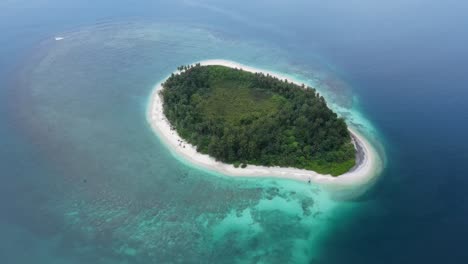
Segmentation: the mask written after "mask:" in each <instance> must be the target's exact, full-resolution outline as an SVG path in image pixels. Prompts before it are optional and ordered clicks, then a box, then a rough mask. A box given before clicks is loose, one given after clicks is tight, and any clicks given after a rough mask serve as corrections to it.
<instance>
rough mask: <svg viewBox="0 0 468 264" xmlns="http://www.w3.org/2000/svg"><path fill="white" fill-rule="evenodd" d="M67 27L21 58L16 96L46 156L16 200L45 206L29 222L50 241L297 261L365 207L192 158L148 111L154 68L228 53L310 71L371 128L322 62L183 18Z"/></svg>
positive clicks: (17, 109) (109, 253)
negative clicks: (204, 166)
mask: <svg viewBox="0 0 468 264" xmlns="http://www.w3.org/2000/svg"><path fill="white" fill-rule="evenodd" d="M60 36H61V37H64V39H63V40H60V41H56V40H54V39H53V38H50V39H47V40H45V41H43V42H42V43H41V44H40V46H39V47H38V48H37V49H36V50H34V52H33V54H32V55H31V59H29V60H28V61H27V63H26V64H25V65H23V66H22V69H21V71H20V73H19V74H18V77H17V79H18V86H19V87H20V88H19V89H18V90H17V91H16V92H15V93H14V94H13V97H12V98H13V101H12V102H13V103H12V104H11V105H10V108H9V111H10V113H11V115H12V116H13V117H14V120H15V124H14V125H15V128H17V129H18V130H19V131H21V133H22V134H23V135H24V136H25V137H27V138H28V142H27V143H28V144H29V145H30V146H33V147H34V149H35V150H36V154H37V155H38V156H40V157H41V160H42V161H41V163H40V164H41V166H43V167H44V168H42V169H43V170H44V173H43V174H40V175H38V176H40V179H36V180H37V182H36V183H31V184H30V186H34V188H33V189H30V190H29V191H30V192H31V193H30V195H28V196H26V197H24V199H22V200H19V201H16V206H17V207H18V208H27V209H26V211H27V212H28V213H26V215H33V216H34V217H38V219H36V220H37V221H26V222H25V223H24V227H25V228H26V230H28V231H29V232H31V233H32V234H33V235H34V236H39V237H41V236H42V237H45V238H47V239H48V240H47V241H49V242H50V245H49V246H50V248H46V249H44V250H46V251H52V252H55V251H56V252H63V251H64V252H66V254H65V256H61V257H63V258H65V259H67V261H78V262H83V261H92V262H93V263H128V262H131V263H155V262H157V263H167V262H180V263H187V262H212V263H220V262H226V261H228V260H229V261H228V262H239V263H252V261H253V262H257V263H287V262H299V263H303V262H308V261H310V260H313V259H316V260H318V259H320V257H321V255H320V253H321V252H322V250H323V249H322V247H321V245H322V243H323V241H324V240H325V239H327V238H328V237H329V236H330V235H332V234H333V232H334V230H335V229H336V228H337V227H341V228H342V227H343V226H346V223H351V222H352V217H353V215H354V214H356V213H357V212H358V211H359V207H357V205H355V204H354V203H350V202H342V201H333V200H332V199H330V198H329V196H328V194H327V193H326V192H325V191H323V190H321V189H320V188H319V187H318V186H310V185H307V184H304V183H297V182H293V181H288V180H278V179H275V180H273V179H271V180H268V179H233V178H229V177H225V176H222V175H219V174H214V173H210V172H206V171H202V170H198V169H194V168H193V167H191V166H187V165H186V164H184V163H182V162H181V161H179V160H177V159H175V158H174V157H173V156H172V155H171V154H170V153H169V151H168V150H167V149H166V147H165V146H164V145H163V144H162V143H161V142H159V139H158V138H157V137H156V136H155V135H154V134H153V132H152V131H151V129H150V127H149V125H148V124H147V123H146V119H145V114H146V107H147V102H148V98H149V95H150V93H151V91H152V89H153V86H154V85H155V84H156V83H157V82H158V81H160V80H161V79H162V78H164V77H165V76H167V75H168V74H169V73H170V72H172V71H173V70H174V69H175V68H176V67H177V66H178V65H180V64H187V63H191V62H194V61H198V60H205V59H218V58H220V59H228V60H235V61H238V62H240V63H244V64H248V65H252V66H257V67H261V68H264V69H269V70H274V71H278V72H282V73H285V74H288V75H289V76H292V77H294V78H297V79H300V80H304V81H305V82H307V83H310V84H313V85H315V86H316V87H317V88H318V89H319V90H320V91H321V92H322V93H324V94H326V96H327V98H329V100H330V102H332V103H333V107H334V108H335V109H337V110H338V111H340V113H342V114H343V115H346V116H347V117H348V118H349V119H350V120H353V122H354V123H355V125H358V126H359V127H361V128H362V130H364V132H367V133H368V134H369V135H374V134H373V133H375V130H373V129H368V127H369V128H371V126H370V125H369V123H367V121H366V120H365V119H364V118H363V117H362V115H358V112H356V111H355V110H353V108H350V107H352V106H353V103H352V101H350V100H349V99H348V98H347V97H344V96H340V95H342V94H343V93H348V94H350V93H351V92H350V91H349V90H348V89H349V88H347V86H346V85H345V83H344V82H342V81H339V79H334V78H336V77H334V76H333V74H332V73H331V71H329V69H328V68H327V67H326V66H325V65H326V64H325V63H324V62H321V61H318V60H317V61H315V62H312V63H310V64H309V65H307V66H306V65H301V64H295V63H294V62H293V61H294V57H292V55H291V54H288V53H287V52H286V51H284V50H282V49H280V48H278V47H275V46H272V45H267V44H266V43H261V42H254V41H248V40H240V39H236V38H235V37H233V36H229V35H225V34H222V33H219V32H215V31H212V30H209V29H206V28H201V27H194V26H184V25H180V24H179V25H176V24H158V23H147V22H131V23H111V24H101V25H96V26H92V27H86V28H81V29H78V30H76V31H72V32H68V33H63V34H61V35H60ZM330 83H341V84H342V85H334V86H329V84H330ZM330 87H334V88H335V89H337V88H336V87H339V88H340V89H339V90H333V89H330ZM351 118H354V119H351ZM36 184H39V185H41V186H42V187H43V188H38V185H36ZM21 191H24V190H21ZM11 217H12V218H18V217H21V216H20V215H14V214H13V215H11ZM344 219H346V220H344ZM11 220H12V221H17V220H15V219H11ZM44 225H46V228H45V227H44ZM44 247H46V246H44ZM38 254H39V253H38ZM59 255H62V253H61V254H59ZM40 257H41V256H40ZM54 259H55V258H54Z"/></svg>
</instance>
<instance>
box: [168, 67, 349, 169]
mask: <svg viewBox="0 0 468 264" xmlns="http://www.w3.org/2000/svg"><path fill="white" fill-rule="evenodd" d="M178 69H179V70H180V71H182V73H181V74H173V75H172V76H171V77H170V78H169V79H168V80H166V82H165V83H164V84H163V87H164V89H163V90H162V92H161V93H162V97H163V103H164V114H165V115H166V117H167V118H168V120H169V121H170V123H171V125H172V126H173V128H174V129H176V130H177V132H178V133H179V135H180V136H181V137H182V138H184V139H185V140H187V141H188V142H189V143H191V144H193V145H195V146H196V147H197V149H198V151H199V152H202V153H205V154H209V155H210V156H212V157H215V158H216V159H217V160H220V161H222V162H225V163H231V164H234V166H236V167H237V166H239V165H240V164H242V166H245V164H255V165H264V166H281V167H296V168H303V169H310V170H314V171H317V172H319V173H330V174H332V175H339V174H342V173H344V172H346V171H348V170H349V169H350V168H351V167H353V166H354V164H355V149H354V146H353V144H352V143H351V137H350V134H349V131H348V129H347V126H346V123H345V122H344V120H343V119H341V118H338V117H337V115H336V114H335V113H333V112H332V111H331V110H330V109H329V108H328V107H327V105H326V103H325V100H324V99H323V97H322V96H320V95H319V94H318V93H316V91H315V90H314V89H312V88H309V87H308V88H306V87H304V86H302V87H301V86H298V85H296V84H293V83H290V82H287V81H286V80H284V81H283V80H279V79H277V78H275V77H272V76H269V75H264V74H262V73H255V74H254V73H250V72H246V71H243V70H241V69H232V68H228V67H224V66H200V65H199V64H197V65H195V66H181V67H179V68H178Z"/></svg>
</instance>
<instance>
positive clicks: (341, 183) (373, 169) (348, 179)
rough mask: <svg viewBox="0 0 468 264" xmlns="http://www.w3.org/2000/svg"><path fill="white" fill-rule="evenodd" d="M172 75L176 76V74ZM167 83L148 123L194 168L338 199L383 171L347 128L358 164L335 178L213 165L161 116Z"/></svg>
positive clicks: (365, 144) (152, 100)
mask: <svg viewBox="0 0 468 264" xmlns="http://www.w3.org/2000/svg"><path fill="white" fill-rule="evenodd" d="M200 64H201V65H223V66H227V67H231V68H241V69H243V70H245V71H249V72H263V73H265V74H267V73H268V74H270V75H272V76H275V77H277V78H281V79H288V81H290V82H294V83H296V84H298V85H301V84H302V83H300V82H297V81H295V80H291V79H290V78H287V77H286V76H282V75H280V74H277V73H274V72H269V71H265V70H261V69H256V68H253V67H249V66H246V65H242V64H239V63H236V62H232V61H226V60H206V61H201V62H200ZM174 73H175V74H177V72H174ZM166 79H167V78H165V79H164V80H163V81H162V82H160V83H158V84H157V85H156V86H155V88H154V90H153V91H152V94H151V98H150V102H149V106H148V112H147V119H148V122H149V124H150V125H151V127H152V129H153V131H154V132H155V133H156V135H157V136H159V138H160V139H161V140H162V141H163V142H164V143H165V144H166V145H167V146H168V147H169V149H170V150H171V152H172V153H173V154H174V155H177V156H180V157H182V158H184V159H185V160H187V161H189V162H190V163H192V164H194V165H196V166H199V167H202V168H205V169H208V170H212V171H216V172H219V173H222V174H224V175H229V176H237V177H268V178H272V177H276V178H287V179H292V180H298V181H304V182H308V181H309V180H310V181H311V183H314V184H319V185H320V186H322V187H324V188H325V189H326V190H329V191H333V192H340V193H342V195H341V196H343V197H344V196H349V195H352V194H356V193H360V192H362V191H363V189H365V187H366V186H369V185H370V184H371V183H372V182H373V181H374V180H375V178H376V176H377V175H378V174H379V173H380V171H381V169H382V161H381V159H380V157H379V156H378V153H377V151H376V150H375V149H374V148H373V146H372V145H371V144H370V143H369V141H368V140H366V138H365V137H364V136H363V135H361V134H360V133H359V132H358V131H357V130H356V129H353V128H350V129H349V130H350V132H351V134H352V135H353V139H354V143H355V146H356V147H357V150H358V156H359V158H358V159H357V161H359V162H358V164H357V165H356V166H355V167H354V168H353V169H351V171H349V172H347V173H345V174H342V175H340V176H337V177H333V176H331V175H323V174H319V173H316V172H314V171H310V170H304V169H296V168H282V167H264V166H254V165H248V166H247V168H235V167H234V166H233V165H231V164H225V163H222V162H219V161H216V160H215V159H214V158H212V157H210V156H208V155H205V154H201V153H199V152H197V151H196V148H195V147H194V146H192V145H190V144H188V143H187V142H186V141H184V140H183V139H182V138H181V137H179V135H178V134H177V132H176V131H175V130H172V129H171V125H170V123H169V121H168V120H167V119H166V117H165V116H164V113H163V103H162V98H161V97H160V95H159V91H161V89H163V87H162V85H161V84H162V83H163V82H164V81H165V80H166Z"/></svg>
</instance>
